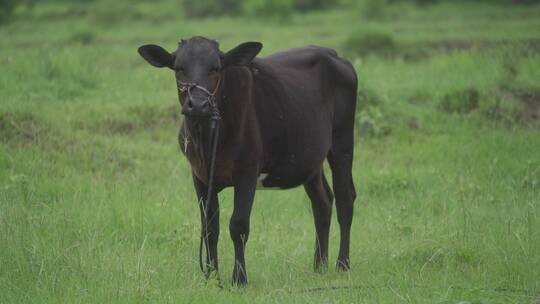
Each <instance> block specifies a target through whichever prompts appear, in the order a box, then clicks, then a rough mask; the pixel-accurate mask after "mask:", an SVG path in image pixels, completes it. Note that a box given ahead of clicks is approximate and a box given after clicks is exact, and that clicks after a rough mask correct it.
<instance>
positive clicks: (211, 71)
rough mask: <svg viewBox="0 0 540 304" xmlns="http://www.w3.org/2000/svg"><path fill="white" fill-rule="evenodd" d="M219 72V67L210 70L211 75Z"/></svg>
mask: <svg viewBox="0 0 540 304" xmlns="http://www.w3.org/2000/svg"><path fill="white" fill-rule="evenodd" d="M218 71H219V68H218V67H212V68H210V73H217V72H218Z"/></svg>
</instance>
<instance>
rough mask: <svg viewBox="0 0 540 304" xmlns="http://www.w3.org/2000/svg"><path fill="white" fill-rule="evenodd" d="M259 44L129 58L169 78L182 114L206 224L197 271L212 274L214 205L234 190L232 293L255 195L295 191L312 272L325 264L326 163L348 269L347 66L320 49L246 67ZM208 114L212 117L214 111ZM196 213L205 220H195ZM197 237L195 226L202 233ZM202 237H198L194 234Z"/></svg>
mask: <svg viewBox="0 0 540 304" xmlns="http://www.w3.org/2000/svg"><path fill="white" fill-rule="evenodd" d="M261 48H262V44H261V43H259V42H246V43H242V44H240V45H238V46H237V47H235V48H233V49H232V50H230V51H228V52H227V53H223V52H221V51H220V50H219V45H218V43H217V41H215V40H209V39H206V38H203V37H193V38H191V39H189V40H182V41H181V42H179V44H178V48H177V49H176V50H175V51H174V52H172V53H169V52H168V51H166V50H165V49H163V48H162V47H160V46H157V45H144V46H141V47H140V48H139V54H140V55H141V56H142V57H143V58H144V59H146V60H147V61H148V62H149V63H150V64H151V65H153V66H155V67H168V68H170V69H171V70H173V71H174V72H175V75H176V81H177V86H178V94H179V99H180V103H181V105H182V113H183V114H184V115H185V119H184V121H183V124H182V127H181V130H180V135H179V142H180V145H181V148H182V151H183V152H184V154H185V155H186V157H187V158H188V160H189V162H190V163H191V168H192V175H193V181H194V184H195V190H196V192H197V196H198V198H199V205H200V209H201V219H203V218H204V216H205V215H206V216H207V217H206V218H207V220H208V222H207V227H208V228H207V231H203V233H204V234H206V235H207V237H208V240H207V241H208V244H207V246H208V248H207V258H206V263H207V267H209V268H210V270H214V271H216V272H217V270H218V253H217V244H218V235H219V208H218V196H217V193H219V192H220V191H221V190H222V189H224V188H225V187H230V186H232V187H234V211H233V213H232V217H231V220H230V225H229V230H230V234H231V238H232V240H233V242H234V254H235V265H234V269H233V276H232V278H233V284H235V285H244V284H246V283H247V275H246V266H245V261H244V248H245V245H246V242H247V240H248V235H249V221H250V213H251V208H252V205H253V199H254V197H255V189H256V188H281V189H288V188H293V187H297V186H300V185H304V188H305V190H306V192H307V194H308V196H309V198H310V199H311V205H312V209H313V215H314V218H315V230H316V243H315V244H316V246H315V247H316V249H315V262H314V267H315V269H316V270H320V269H321V268H322V267H324V266H325V265H326V262H327V259H328V233H329V228H330V219H331V212H332V201H333V194H332V191H331V189H330V187H329V185H328V182H327V180H326V178H325V176H324V172H323V161H324V159H325V158H327V159H328V162H329V164H330V168H331V170H332V180H333V190H334V193H335V196H336V209H337V213H338V216H337V217H338V221H339V225H340V230H341V240H340V246H339V255H338V258H337V268H338V269H340V270H348V269H349V239H350V229H351V222H352V217H353V204H354V200H355V197H356V192H355V189H354V185H353V179H352V172H351V170H352V161H353V149H354V137H353V129H354V115H355V107H356V90H357V77H356V73H355V70H354V68H353V67H352V66H351V64H350V63H349V62H348V61H346V60H345V59H342V58H340V57H338V55H337V53H336V52H335V51H334V50H332V49H328V48H323V47H317V46H310V47H305V48H297V49H290V50H286V51H282V52H278V53H275V54H272V55H270V56H268V57H265V58H255V56H256V55H257V54H258V53H259V51H260V50H261ZM214 106H215V107H216V108H214ZM213 109H214V110H215V109H217V110H219V113H220V115H221V120H220V121H219V126H220V130H221V131H220V135H219V137H218V138H219V139H218V141H217V153H216V156H215V174H214V175H213V176H214V181H215V186H214V187H213V189H214V194H212V195H211V199H210V201H209V206H208V209H209V210H204V209H205V208H204V207H205V204H204V203H203V202H204V201H205V200H206V195H207V192H206V190H207V189H206V187H207V186H208V181H209V176H208V175H209V174H208V173H207V172H208V167H209V166H208V164H209V161H207V160H208V159H209V155H210V146H211V145H209V144H207V143H208V141H209V137H210V136H211V134H210V131H209V130H210V127H209V117H210V115H212V113H213ZM205 213H206V214H205ZM203 229H204V227H203ZM204 230H206V229H204Z"/></svg>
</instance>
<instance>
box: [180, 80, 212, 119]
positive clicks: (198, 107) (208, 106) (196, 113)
mask: <svg viewBox="0 0 540 304" xmlns="http://www.w3.org/2000/svg"><path fill="white" fill-rule="evenodd" d="M219 80H221V79H219ZM219 80H218V85H217V86H216V89H215V90H214V92H210V91H209V90H208V89H206V88H205V87H203V86H201V85H199V84H197V83H186V82H180V81H179V82H178V83H177V84H178V93H184V92H187V96H186V97H187V98H186V102H185V103H184V105H183V106H182V114H184V115H186V116H188V117H199V118H203V117H209V116H211V115H212V113H213V112H215V110H216V104H215V100H214V99H215V93H216V91H217V89H218V87H219V83H220V81H219ZM195 90H197V91H195Z"/></svg>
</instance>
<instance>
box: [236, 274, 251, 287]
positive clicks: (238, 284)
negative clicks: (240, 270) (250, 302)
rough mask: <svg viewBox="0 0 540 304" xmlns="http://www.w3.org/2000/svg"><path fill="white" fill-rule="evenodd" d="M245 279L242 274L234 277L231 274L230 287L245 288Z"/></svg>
mask: <svg viewBox="0 0 540 304" xmlns="http://www.w3.org/2000/svg"><path fill="white" fill-rule="evenodd" d="M247 283H248V281H247V277H246V276H245V275H243V274H238V275H235V274H233V278H232V285H233V286H234V287H246V286H247Z"/></svg>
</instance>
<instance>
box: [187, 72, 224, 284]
mask: <svg viewBox="0 0 540 304" xmlns="http://www.w3.org/2000/svg"><path fill="white" fill-rule="evenodd" d="M220 83H221V77H219V78H218V82H217V84H216V88H215V89H214V92H210V91H209V90H208V89H206V88H205V87H203V86H201V85H198V84H197V83H186V82H181V81H178V82H177V84H178V90H179V91H180V92H187V93H188V97H189V98H191V90H192V89H194V88H196V89H199V90H201V91H203V92H204V93H206V95H207V97H206V100H207V101H208V104H209V105H210V108H211V114H210V119H209V120H210V121H209V123H210V139H209V145H208V147H210V155H209V159H208V160H207V164H209V167H208V172H207V173H208V174H207V177H208V189H207V192H206V201H204V202H199V203H201V204H202V213H203V216H202V218H203V221H202V223H201V238H200V242H199V267H200V269H201V271H202V273H203V274H204V275H205V277H206V278H208V277H209V276H210V272H211V270H212V269H211V268H210V267H211V265H209V264H206V267H205V265H204V263H203V244H204V247H205V252H206V259H207V260H208V261H209V262H210V263H211V262H212V261H210V247H209V243H208V242H209V241H208V222H209V219H208V211H209V210H210V209H209V208H210V200H211V199H212V194H213V193H212V192H213V190H214V171H215V162H216V152H217V143H218V138H219V121H220V120H221V115H220V113H219V109H218V107H217V105H216V103H215V96H216V93H217V91H218V89H219V86H220Z"/></svg>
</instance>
